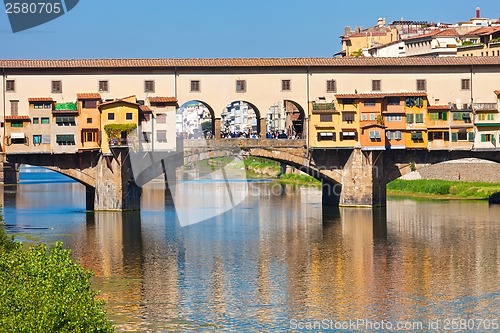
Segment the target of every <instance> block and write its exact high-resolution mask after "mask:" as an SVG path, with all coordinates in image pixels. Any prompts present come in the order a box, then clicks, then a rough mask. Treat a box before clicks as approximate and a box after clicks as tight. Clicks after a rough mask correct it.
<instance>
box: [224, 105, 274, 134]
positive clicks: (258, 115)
mask: <svg viewBox="0 0 500 333" xmlns="http://www.w3.org/2000/svg"><path fill="white" fill-rule="evenodd" d="M237 102H240V103H245V104H247V105H248V106H249V108H251V109H252V110H253V113H254V114H255V119H256V121H257V124H256V127H257V128H256V132H257V135H259V136H261V137H265V134H266V133H263V132H264V131H265V128H262V124H261V121H262V115H261V112H260V110H259V108H258V107H257V106H256V104H255V103H252V102H250V101H248V100H234V101H231V102H229V103H228V104H227V105H228V106H229V105H232V104H233V103H237ZM226 108H227V107H226ZM221 118H222V117H221ZM265 121H266V119H264V124H265Z"/></svg>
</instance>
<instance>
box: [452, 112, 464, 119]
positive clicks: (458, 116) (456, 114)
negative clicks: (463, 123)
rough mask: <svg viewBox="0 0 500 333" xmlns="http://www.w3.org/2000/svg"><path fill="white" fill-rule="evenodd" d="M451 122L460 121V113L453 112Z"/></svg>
mask: <svg viewBox="0 0 500 333" xmlns="http://www.w3.org/2000/svg"><path fill="white" fill-rule="evenodd" d="M453 120H462V113H461V112H453Z"/></svg>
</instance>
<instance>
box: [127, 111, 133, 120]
mask: <svg viewBox="0 0 500 333" xmlns="http://www.w3.org/2000/svg"><path fill="white" fill-rule="evenodd" d="M125 119H126V120H132V113H131V112H127V114H126V115H125Z"/></svg>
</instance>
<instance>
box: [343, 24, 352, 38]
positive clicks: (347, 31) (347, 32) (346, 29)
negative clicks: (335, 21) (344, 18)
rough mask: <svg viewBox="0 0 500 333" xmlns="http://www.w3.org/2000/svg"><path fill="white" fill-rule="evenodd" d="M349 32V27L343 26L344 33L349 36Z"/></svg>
mask: <svg viewBox="0 0 500 333" xmlns="http://www.w3.org/2000/svg"><path fill="white" fill-rule="evenodd" d="M350 34H351V27H350V26H347V27H345V28H344V35H345V36H349V35H350Z"/></svg>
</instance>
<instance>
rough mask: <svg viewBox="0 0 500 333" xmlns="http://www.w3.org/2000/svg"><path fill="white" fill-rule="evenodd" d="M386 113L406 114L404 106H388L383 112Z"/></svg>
mask: <svg viewBox="0 0 500 333" xmlns="http://www.w3.org/2000/svg"><path fill="white" fill-rule="evenodd" d="M383 112H384V113H398V114H399V113H405V106H404V105H391V104H388V105H387V106H386V109H385V110H384V111H383Z"/></svg>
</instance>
